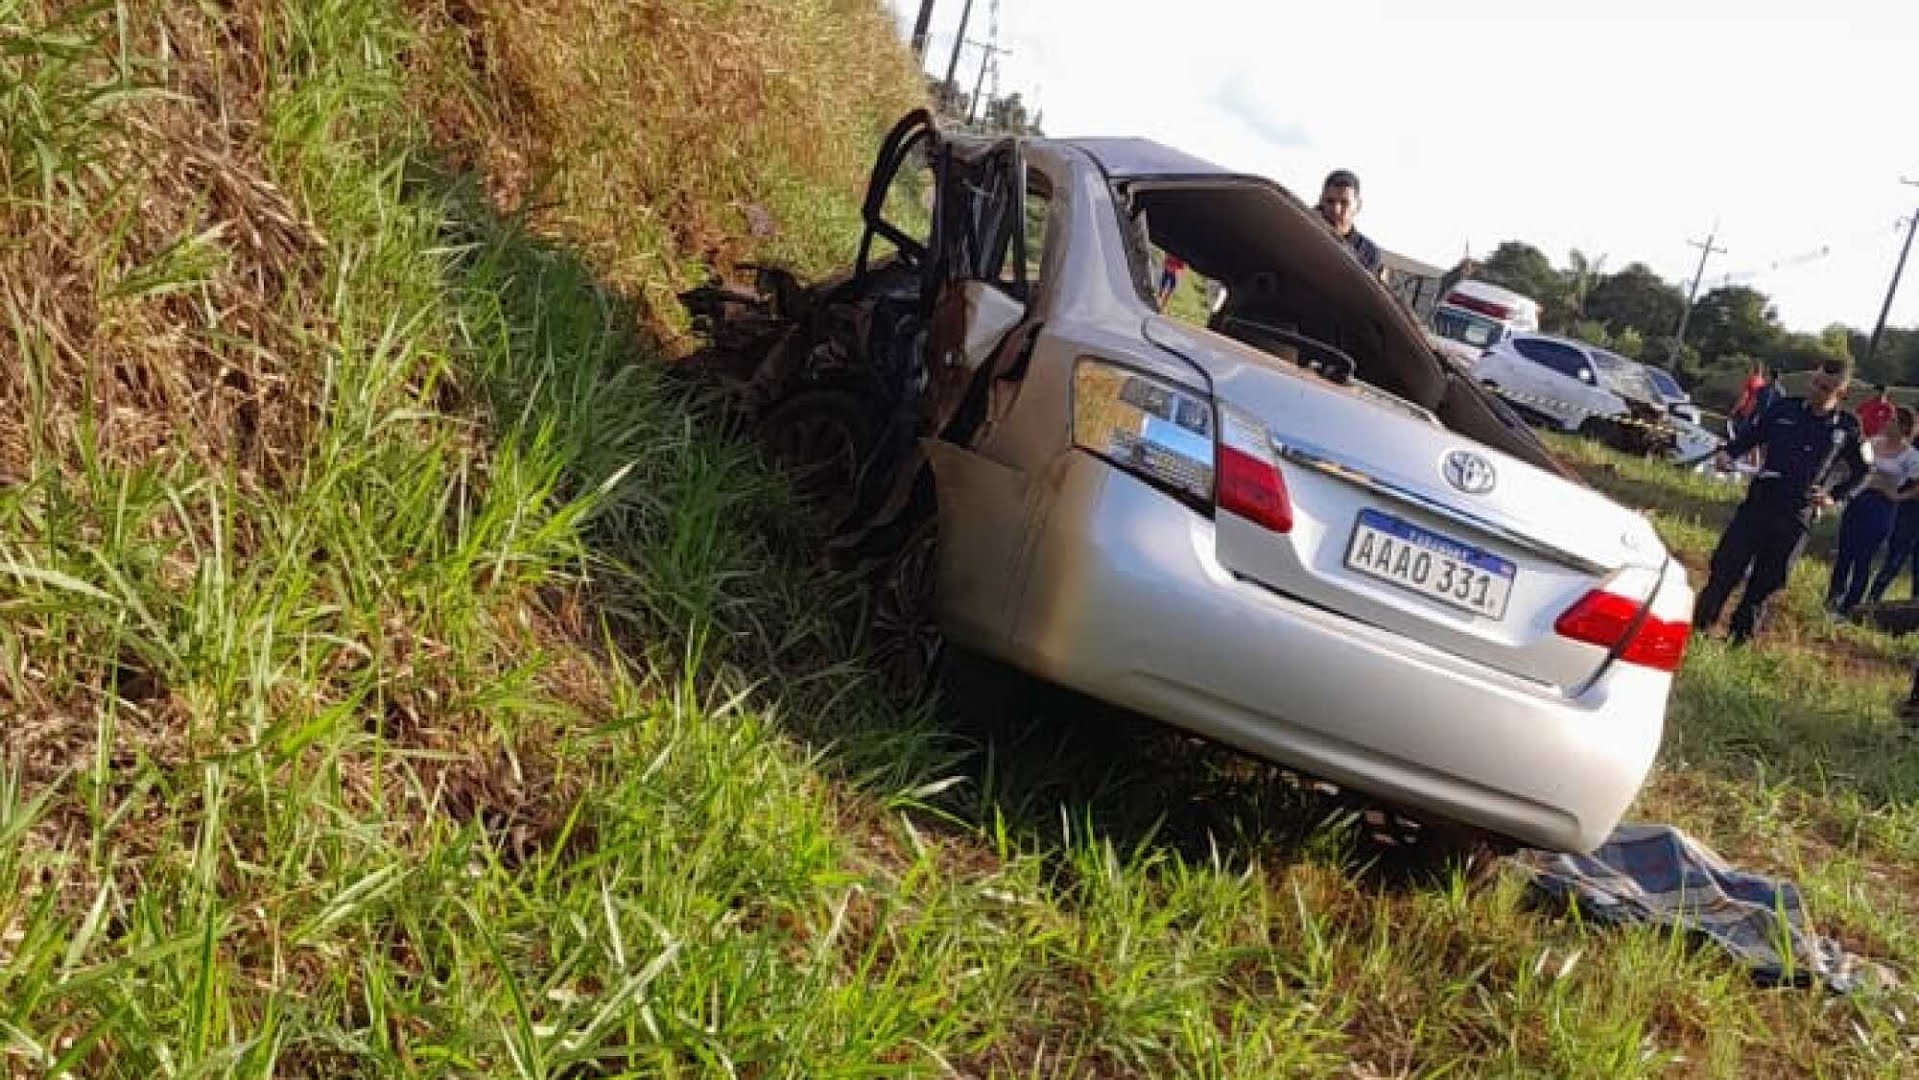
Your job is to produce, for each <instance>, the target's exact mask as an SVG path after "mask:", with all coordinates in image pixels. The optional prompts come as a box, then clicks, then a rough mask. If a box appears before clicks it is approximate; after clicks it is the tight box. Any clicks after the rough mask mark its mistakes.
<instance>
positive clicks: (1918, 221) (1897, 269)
mask: <svg viewBox="0 0 1919 1080" xmlns="http://www.w3.org/2000/svg"><path fill="white" fill-rule="evenodd" d="M1899 182H1900V183H1902V184H1905V185H1908V186H1910V187H1919V180H1908V179H1907V178H1905V177H1903V176H1902V177H1900V178H1899ZM1915 232H1919V207H1915V208H1914V209H1913V211H1912V216H1911V217H1909V218H1907V219H1906V244H1905V246H1904V247H1902V248H1900V249H1899V263H1898V265H1897V266H1894V267H1893V269H1892V282H1891V283H1890V284H1888V285H1887V286H1886V302H1885V303H1883V304H1881V305H1879V322H1878V324H1877V325H1876V326H1874V327H1873V328H1872V340H1871V341H1870V342H1869V343H1868V344H1867V345H1866V359H1865V361H1864V363H1867V364H1870V363H1872V358H1873V356H1874V355H1875V354H1877V353H1878V352H1879V335H1881V334H1883V333H1885V332H1886V316H1887V315H1890V314H1891V313H1892V295H1893V294H1894V293H1896V292H1898V291H1899V277H1900V275H1902V274H1904V273H1905V272H1906V256H1907V255H1910V254H1912V234H1913V233H1915Z"/></svg>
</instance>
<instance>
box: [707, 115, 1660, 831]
mask: <svg viewBox="0 0 1919 1080" xmlns="http://www.w3.org/2000/svg"><path fill="white" fill-rule="evenodd" d="M865 214H866V225H867V228H866V234H865V237H864V239H863V240H862V242H861V244H860V248H859V251H858V253H857V256H856V258H855V260H854V263H853V266H852V268H851V270H850V271H849V272H848V273H847V274H846V275H845V276H843V277H841V278H839V279H836V280H834V281H830V282H826V283H823V284H819V285H815V286H812V287H809V288H802V287H800V286H799V285H798V284H797V283H796V282H794V281H792V280H791V279H790V278H788V277H785V276H784V275H781V274H778V273H763V274H762V277H761V285H762V289H761V295H759V296H750V297H749V296H741V295H731V294H727V293H725V292H724V291H721V290H712V289H708V290H699V291H697V292H696V294H689V296H688V301H689V305H690V306H691V307H692V308H693V309H694V310H695V311H696V313H699V314H703V315H706V316H708V317H709V320H708V322H709V325H711V326H713V327H714V329H715V332H716V333H718V334H720V335H721V337H722V338H723V339H724V340H722V341H721V342H719V343H718V344H719V345H720V346H721V347H723V348H724V349H726V350H727V351H728V354H729V355H731V356H733V357H735V358H736V359H739V360H741V361H742V363H741V366H739V367H738V368H736V370H735V374H736V376H737V377H738V379H739V384H740V386H741V388H742V389H743V391H744V393H745V396H746V400H747V401H748V403H749V405H750V407H751V409H752V411H753V414H754V416H755V417H756V419H757V420H758V422H759V423H760V425H761V430H762V431H763V432H764V433H765V436H766V438H767V439H768V441H769V443H770V444H771V446H772V447H773V449H774V452H775V453H776V455H777V456H779V457H780V459H781V460H783V461H784V462H786V463H787V464H788V465H790V466H791V467H793V468H794V469H795V470H796V471H797V473H798V474H799V475H800V477H801V482H802V483H803V484H805V483H810V484H811V485H812V486H813V489H814V490H815V492H816V493H817V494H818V495H819V496H820V498H821V499H822V500H823V502H824V503H825V504H826V505H829V506H830V507H831V510H832V513H833V514H834V516H835V517H836V518H837V519H838V520H839V521H840V523H841V529H840V533H839V538H838V539H837V540H836V543H837V544H839V545H841V546H843V547H846V548H856V547H860V546H865V547H866V548H867V549H869V550H885V551H890V552H893V553H894V556H893V558H894V563H895V565H896V566H897V567H899V569H898V570H897V571H896V576H898V577H902V578H906V579H915V569H916V568H924V570H925V571H926V573H925V580H927V581H928V582H929V585H930V597H931V600H930V603H931V607H932V610H933V611H934V612H935V613H936V616H937V625H938V628H939V630H940V631H941V632H942V633H943V635H944V638H945V640H946V641H947V642H950V643H952V644H954V645H957V646H960V647H963V648H964V649H966V650H968V651H970V652H975V653H978V654H982V655H984V656H986V657H988V658H991V659H993V660H996V661H1000V662H1003V663H1005V664H1009V665H1012V666H1013V667H1015V668H1017V669H1020V670H1021V671H1024V672H1026V673H1028V674H1031V675H1033V676H1037V677H1038V678H1040V679H1044V680H1047V681H1050V682H1053V683H1056V684H1060V685H1062V686H1065V687H1068V688H1071V689H1073V690H1076V691H1079V692H1082V693H1084V694H1086V695H1090V696H1091V697H1093V698H1095V699H1098V700H1101V701H1105V702H1108V703H1111V704H1114V705H1117V706H1121V707H1124V708H1126V709H1129V710H1133V711H1137V712H1140V713H1144V714H1146V715H1149V716H1152V717H1155V718H1158V719H1159V720H1161V721H1163V722H1165V723H1167V724H1171V725H1174V726H1176V727H1178V728H1180V729H1183V730H1185V731H1187V732H1190V733H1193V734H1196V735H1199V736H1203V737H1205V738H1208V739H1213V740H1217V741H1220V742H1223V743H1227V744H1230V745H1232V746H1235V747H1238V748H1240V749H1242V750H1244V751H1246V752H1249V753H1251V754H1253V755H1256V756H1258V757H1260V758H1263V759H1266V760H1269V761H1272V762H1275V763H1279V764H1281V765H1284V766H1287V767H1289V768H1291V769H1296V770H1298V771H1300V772H1303V773H1306V774H1309V775H1312V776H1315V777H1319V778H1323V779H1325V780H1327V781H1331V782H1332V783H1334V784H1337V785H1340V786H1342V787H1345V788H1348V789H1351V790H1354V791H1357V792H1361V793H1364V794H1365V795H1367V796H1370V797H1372V798H1373V799H1376V800H1379V801H1380V802H1381V803H1383V804H1385V805H1388V806H1391V807H1395V808H1398V809H1400V810H1403V811H1406V812H1409V813H1411V814H1413V815H1415V816H1418V817H1422V818H1426V819H1428V820H1431V819H1434V818H1438V819H1443V820H1445V821H1447V822H1451V823H1461V824H1464V825H1467V826H1470V827H1472V828H1473V829H1477V830H1484V831H1485V832H1487V833H1490V834H1494V835H1496V836H1499V837H1504V838H1508V839H1511V840H1516V841H1520V842H1523V843H1526V844H1529V845H1534V846H1542V847H1550V848H1558V849H1566V850H1588V849H1590V848H1592V847H1593V846H1594V845H1596V844H1597V843H1599V842H1600V841H1601V840H1602V839H1603V838H1604V837H1605V836H1606V835H1607V833H1608V832H1609V831H1610V830H1611V829H1612V827H1613V825H1614V824H1615V823H1616V822H1617V821H1618V820H1619V818H1620V817H1621V815H1622V814H1623V813H1624V812H1625V810H1626V808H1627V806H1628V805H1629V804H1630V803H1631V802H1632V800H1633V798H1634V797H1635V795H1636V794H1637V793H1638V791H1639V789H1640V786H1641V784H1642V783H1643V782H1644V780H1645V778H1646V775H1647V772H1648V770H1649V769H1650V767H1651V765H1652V761H1653V757H1654V754H1655V752H1656V750H1657V749H1658V746H1659V741H1660V735H1661V730H1662V727H1663V722H1664V715H1665V711H1666V705H1667V697H1668V693H1669V691H1670V689H1671V686H1672V678H1673V674H1672V673H1673V671H1674V669H1675V668H1676V667H1677V666H1678V665H1679V662H1680V659H1681V656H1682V654H1683V652H1684V649H1685V645H1686V639H1687V634H1688V625H1689V616H1690V613H1691V606H1692V592H1691V589H1690V587H1689V586H1688V584H1687V580H1686V576H1685V573H1684V570H1683V569H1682V568H1681V567H1680V566H1679V564H1678V563H1677V562H1675V561H1674V560H1673V559H1672V558H1671V557H1670V555H1669V554H1668V553H1667V551H1666V549H1665V547H1664V546H1663V545H1662V544H1661V542H1660V540H1659V538H1658V537H1657V535H1655V533H1654V532H1653V530H1652V528H1651V527H1650V526H1649V524H1648V523H1647V522H1646V521H1645V519H1644V518H1642V517H1641V516H1640V515H1638V514H1636V513H1633V512H1631V511H1628V510H1626V509H1624V508H1622V507H1620V506H1618V505H1616V504H1615V503H1613V502H1611V501H1609V500H1607V499H1606V498H1604V497H1603V496H1601V495H1599V494H1598V493H1596V492H1594V491H1593V490H1591V489H1589V488H1587V487H1585V486H1583V485H1582V484H1580V483H1579V482H1577V481H1576V480H1575V479H1573V478H1572V477H1570V476H1569V475H1568V474H1567V473H1565V472H1564V471H1563V470H1562V469H1561V468H1560V467H1559V466H1558V465H1557V464H1556V463H1555V462H1554V460H1553V459H1552V458H1551V457H1550V455H1548V453H1547V452H1546V451H1545V450H1544V448H1543V447H1542V446H1541V445H1540V443H1539V442H1538V441H1537V440H1536V439H1535V437H1534V436H1533V435H1532V434H1531V433H1530V432H1529V431H1528V430H1527V429H1526V428H1525V426H1524V425H1523V424H1522V423H1520V422H1519V421H1518V419H1517V418H1516V417H1515V416H1514V415H1513V414H1512V413H1511V412H1510V411H1509V410H1507V409H1506V408H1505V407H1504V406H1503V405H1501V404H1500V403H1498V402H1497V401H1495V400H1493V399H1492V398H1491V397H1490V396H1489V395H1488V394H1487V393H1486V392H1485V391H1483V390H1482V389H1480V388H1479V387H1478V386H1476V385H1475V384H1474V383H1473V381H1472V380H1471V379H1470V378H1469V377H1466V376H1463V375H1459V374H1455V373H1454V372H1453V370H1452V369H1451V367H1450V366H1449V365H1447V364H1445V363H1443V362H1441V361H1440V360H1439V359H1438V358H1437V357H1436V356H1435V355H1434V354H1433V352H1432V351H1431V350H1430V348H1429V347H1428V346H1427V345H1426V343H1425V341H1424V339H1423V337H1422V335H1421V333H1420V329H1419V327H1418V326H1417V325H1416V324H1415V323H1414V322H1413V321H1412V320H1411V318H1410V317H1409V316H1408V315H1407V313H1406V312H1405V311H1404V310H1403V309H1402V308H1401V307H1399V306H1398V304H1397V302H1396V301H1395V300H1394V299H1393V298H1392V296H1391V295H1390V294H1389V293H1387V292H1386V290H1385V289H1384V288H1382V287H1381V285H1380V284H1379V283H1378V282H1377V281H1376V280H1375V279H1373V278H1372V277H1370V276H1369V275H1368V274H1366V273H1365V272H1364V271H1363V270H1362V269H1361V268H1360V267H1359V266H1358V264H1357V263H1356V262H1354V261H1353V260H1352V259H1351V258H1350V257H1349V256H1348V255H1347V253H1346V251H1345V250H1344V248H1343V247H1342V246H1341V245H1340V244H1339V243H1338V242H1337V241H1336V240H1335V239H1334V238H1333V236H1332V235H1331V234H1330V233H1329V232H1328V231H1327V230H1326V229H1324V228H1323V227H1322V226H1321V225H1320V223H1319V219H1318V218H1317V216H1316V214H1315V213H1314V212H1313V211H1312V210H1311V209H1310V208H1308V207H1306V206H1305V205H1304V204H1302V203H1301V202H1299V201H1298V200H1297V199H1295V198H1294V197H1293V196H1292V195H1290V194H1289V193H1287V192H1286V191H1285V190H1284V189H1283V188H1281V187H1279V186H1278V185H1276V184H1274V183H1272V182H1271V181H1268V180H1265V179H1261V178H1258V177H1253V176H1244V175H1236V174H1233V173H1231V172H1228V171H1226V170H1224V169H1221V168H1219V167H1217V166H1214V165H1211V164H1209V163H1207V162H1205V161H1201V160H1198V159H1196V158H1193V157H1189V156H1187V155H1185V154H1182V153H1179V152H1177V151H1174V150H1171V149H1168V148H1166V147H1163V146H1160V145H1157V144H1154V143H1150V142H1145V141H1140V140H1130V139H1118V140H1112V139H1088V140H1051V139H1018V140H1011V139H999V140H994V139H981V138H972V137H962V136H957V135H948V134H946V133H944V132H942V131H940V130H939V129H938V128H937V127H936V126H935V125H934V123H933V122H932V120H931V118H930V117H928V116H927V115H925V114H923V113H916V114H914V115H912V116H909V117H907V118H906V119H905V120H903V121H902V122H901V124H900V125H899V126H898V127H897V128H896V129H895V130H894V131H893V132H892V133H891V134H890V135H889V137H888V138H887V140H886V142H885V144H884V146H883V147H882V150H881V153H880V155H879V160H878V162H877V164H876V167H875V170H874V174H873V178H872V181H871V186H870V188H869V191H868V194H867V198H866V202H865ZM1167 255H1173V256H1177V257H1178V258H1179V259H1180V260H1183V262H1184V263H1185V264H1186V265H1187V266H1188V267H1190V268H1191V270H1192V271H1193V272H1195V273H1197V274H1198V275H1200V276H1201V277H1202V278H1203V279H1204V280H1205V281H1206V283H1207V285H1208V289H1207V291H1208V293H1209V294H1210V295H1211V296H1212V297H1213V298H1214V299H1213V302H1212V303H1211V304H1210V307H1208V306H1207V305H1205V304H1190V305H1189V307H1192V308H1194V309H1195V310H1191V311H1188V313H1187V315H1186V317H1185V318H1180V317H1176V316H1174V315H1172V314H1168V313H1163V312H1162V311H1161V310H1159V308H1158V305H1157V303H1156V291H1155V288H1154V286H1155V282H1156V279H1157V269H1158V263H1159V260H1161V259H1163V258H1164V257H1165V256H1167ZM728 335H730V338H729V337H728Z"/></svg>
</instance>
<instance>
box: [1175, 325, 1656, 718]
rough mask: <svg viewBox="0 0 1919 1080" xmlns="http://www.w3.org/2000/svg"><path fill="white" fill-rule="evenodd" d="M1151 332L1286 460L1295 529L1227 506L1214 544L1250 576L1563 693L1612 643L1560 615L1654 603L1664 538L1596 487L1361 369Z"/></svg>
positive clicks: (1282, 463)
mask: <svg viewBox="0 0 1919 1080" xmlns="http://www.w3.org/2000/svg"><path fill="white" fill-rule="evenodd" d="M1146 330H1147V336H1148V337H1149V338H1150V339H1151V340H1153V341H1155V342H1156V343H1157V344H1159V345H1160V346H1161V347H1164V348H1168V349H1169V350H1171V351H1174V352H1177V353H1179V354H1180V355H1182V356H1185V357H1187V358H1188V359H1191V360H1194V361H1196V362H1198V363H1200V365H1201V366H1202V367H1203V368H1205V369H1206V370H1207V371H1208V373H1209V374H1210V375H1211V377H1212V379H1213V391H1214V395H1215V398H1216V400H1217V401H1218V402H1219V403H1220V404H1221V407H1222V410H1223V411H1227V410H1230V411H1231V412H1232V413H1234V414H1237V415H1239V416H1242V417H1244V418H1246V419H1249V420H1251V421H1252V422H1254V423H1256V424H1257V425H1258V426H1259V427H1260V428H1262V429H1263V431H1262V433H1261V437H1262V438H1264V439H1265V440H1266V442H1267V443H1268V444H1269V446H1270V448H1271V450H1272V452H1273V454H1274V455H1275V457H1276V460H1277V462H1278V464H1279V468H1280V471H1281V474H1282V476H1283V478H1284V482H1285V485H1286V488H1287V491H1288V495H1289V497H1290V499H1291V502H1292V510H1293V525H1292V527H1291V529H1290V530H1288V531H1286V532H1283V533H1282V532H1276V531H1274V530H1271V529H1267V528H1262V527H1260V526H1258V525H1255V524H1254V523H1253V522H1251V521H1248V520H1246V519H1244V518H1241V517H1239V516H1237V515H1234V514H1231V513H1227V512H1221V513H1220V514H1219V515H1218V522H1217V528H1216V537H1217V540H1216V542H1217V544H1218V555H1219V558H1220V560H1221V562H1222V563H1223V564H1224V565H1225V566H1226V567H1228V568H1229V569H1231V570H1232V571H1233V572H1235V573H1236V574H1238V575H1240V576H1241V577H1244V578H1247V579H1250V580H1253V581H1257V582H1259V583H1261V584H1262V585H1265V586H1267V587H1269V588H1271V589H1273V590H1275V591H1277V592H1279V593H1283V594H1285V595H1287V596H1290V597H1293V598H1295V599H1298V600H1302V601H1305V602H1308V603H1312V604H1314V605H1317V606H1320V607H1323V608H1327V609H1330V610H1334V611H1337V612H1340V613H1342V614H1345V615H1348V616H1350V617H1352V618H1355V619H1359V620H1361V621H1364V622H1366V623H1369V624H1371V625H1375V626H1379V627H1382V628H1385V629H1390V630H1392V631H1395V632H1398V633H1401V634H1404V635H1406V636H1407V637H1410V638H1413V639H1415V640H1418V641H1420V642H1423V643H1425V644H1428V645H1432V646H1435V647H1438V648H1442V649H1445V650H1446V651H1449V652H1451V653H1454V654H1456V655H1459V656H1462V657H1467V658H1470V659H1473V660H1476V661H1478V662H1481V663H1483V664H1486V665H1488V666H1490V667H1493V668H1495V669H1498V670H1501V671H1505V672H1508V673H1512V674H1516V675H1520V676H1522V677H1525V678H1528V679H1531V680H1534V681H1537V682H1539V683H1542V684H1546V685H1550V686H1554V687H1559V688H1562V689H1570V688H1574V687H1578V686H1581V685H1583V684H1584V683H1586V682H1587V681H1588V680H1590V678H1591V677H1592V676H1593V675H1594V674H1595V673H1597V672H1598V671H1599V670H1600V668H1601V666H1602V665H1603V664H1604V663H1605V662H1606V661H1607V659H1608V652H1607V650H1606V649H1604V648H1600V647H1597V646H1594V645H1591V644H1586V643H1583V642H1578V641H1573V640H1570V639H1568V638H1566V637H1563V636H1561V635H1560V634H1559V633H1558V632H1556V630H1555V623H1556V621H1557V620H1558V619H1559V617H1560V616H1561V615H1563V614H1564V613H1565V612H1566V611H1568V610H1569V609H1571V608H1572V607H1573V606H1574V605H1575V604H1576V603H1578V602H1579V600H1580V599H1581V598H1582V597H1584V596H1585V595H1586V594H1587V593H1589V592H1591V591H1593V590H1594V589H1603V590H1605V591H1607V592H1610V593H1613V594H1615V595H1619V596H1624V597H1627V598H1629V599H1632V600H1635V601H1639V602H1642V603H1643V602H1646V601H1649V600H1650V598H1651V595H1652V591H1653V589H1654V588H1655V587H1656V585H1657V582H1658V580H1659V572H1660V568H1661V567H1662V566H1663V564H1664V562H1665V559H1666V553H1665V550H1664V548H1663V546H1662V545H1661V544H1660V543H1659V540H1658V538H1657V536H1656V535H1655V534H1654V533H1653V532H1652V529H1651V527H1650V525H1649V524H1648V523H1647V522H1646V521H1645V519H1644V518H1643V517H1641V516H1640V515H1638V514H1635V513H1632V512H1631V511H1628V510H1626V509H1625V508H1623V507H1621V506H1619V505H1617V504H1615V503H1613V502H1611V501H1610V500H1608V499H1606V498H1605V497H1604V496H1602V495H1600V494H1599V493H1597V492H1595V491H1593V490H1591V489H1590V488H1587V487H1584V486H1583V485H1580V484H1577V483H1575V482H1572V481H1570V480H1567V479H1566V478H1564V477H1561V476H1557V475H1554V474H1552V473H1550V472H1547V471H1546V470H1543V469H1540V468H1537V467H1535V466H1533V465H1529V464H1527V463H1525V462H1523V461H1520V460H1519V459H1517V458H1515V457H1512V456H1511V455H1508V454H1503V453H1501V452H1499V451H1497V450H1494V449H1491V448H1489V447H1486V446H1484V445H1482V444H1480V443H1478V442H1475V441H1474V440H1472V439H1470V438H1468V437H1466V436H1464V435H1461V434H1459V433H1457V432H1453V431H1450V430H1448V429H1447V428H1445V427H1444V426H1443V425H1441V424H1440V423H1439V422H1438V421H1437V420H1436V419H1434V417H1433V415H1432V414H1431V413H1429V412H1427V411H1426V410H1424V409H1421V408H1419V407H1418V406H1416V405H1413V404H1411V403H1408V402H1404V401H1401V400H1399V399H1398V398H1395V397H1393V396H1391V395H1389V394H1386V393H1384V392H1383V391H1380V390H1377V389H1374V388H1372V387H1369V386H1366V385H1365V384H1363V383H1361V382H1358V381H1353V382H1349V383H1345V384H1339V383H1334V382H1331V381H1329V380H1326V379H1322V378H1320V377H1318V376H1317V375H1315V374H1313V373H1312V372H1310V371H1308V370H1305V369H1302V368H1297V367H1294V366H1292V365H1290V364H1288V363H1286V362H1284V361H1280V360H1277V359H1275V358H1274V357H1272V356H1270V355H1268V354H1266V353H1263V352H1260V351H1259V350H1256V349H1253V348H1251V347H1250V346H1246V345H1244V344H1242V343H1240V342H1237V341H1233V340H1231V339H1228V338H1225V337H1223V336H1221V335H1217V334H1213V333H1211V332H1207V331H1199V330H1195V329H1192V328H1190V327H1185V326H1182V325H1180V324H1177V323H1172V322H1170V321H1168V320H1164V319H1153V320H1149V322H1148V326H1147V328H1146ZM1242 426H1243V425H1242Z"/></svg>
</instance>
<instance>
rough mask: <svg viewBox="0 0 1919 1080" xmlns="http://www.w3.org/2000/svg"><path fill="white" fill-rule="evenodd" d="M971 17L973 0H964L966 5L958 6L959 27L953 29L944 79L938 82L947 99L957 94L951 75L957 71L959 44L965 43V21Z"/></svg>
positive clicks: (956, 87)
mask: <svg viewBox="0 0 1919 1080" xmlns="http://www.w3.org/2000/svg"><path fill="white" fill-rule="evenodd" d="M972 17H973V0H966V6H965V7H962V8H960V23H959V29H958V30H955V31H953V55H952V57H951V58H950V59H948V60H947V61H946V81H945V82H943V83H941V84H940V93H941V94H943V95H945V96H946V99H947V100H948V101H951V100H952V99H953V98H956V97H958V96H959V84H958V83H956V82H954V81H953V75H954V73H956V72H958V71H959V54H960V46H962V45H964V44H966V23H967V20H969V19H971V18H972Z"/></svg>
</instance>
